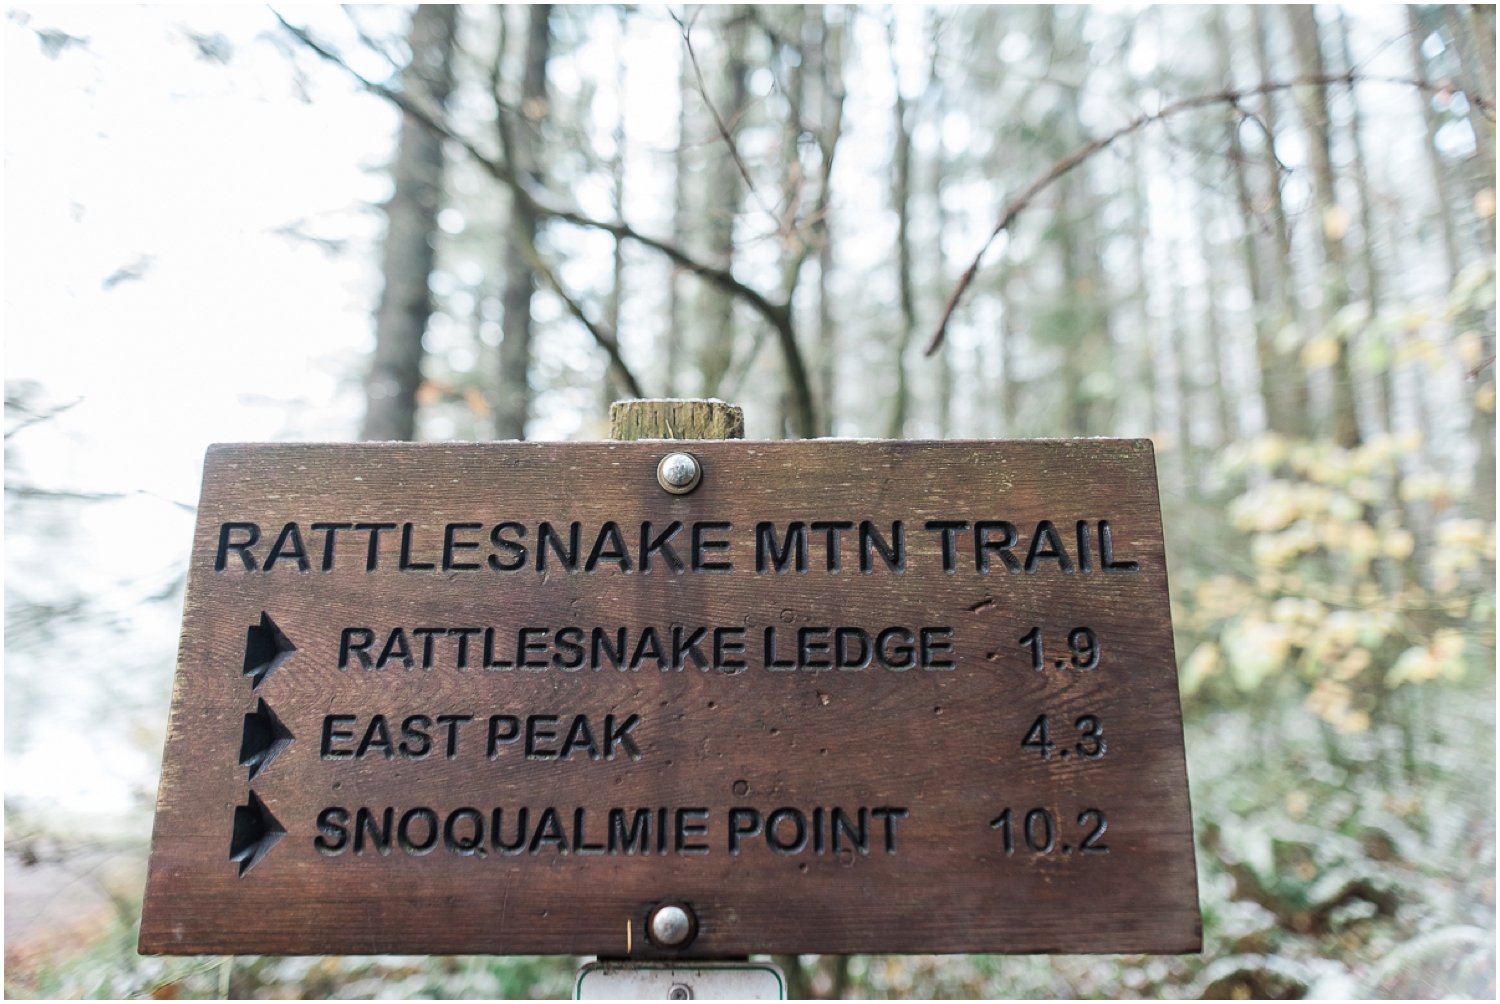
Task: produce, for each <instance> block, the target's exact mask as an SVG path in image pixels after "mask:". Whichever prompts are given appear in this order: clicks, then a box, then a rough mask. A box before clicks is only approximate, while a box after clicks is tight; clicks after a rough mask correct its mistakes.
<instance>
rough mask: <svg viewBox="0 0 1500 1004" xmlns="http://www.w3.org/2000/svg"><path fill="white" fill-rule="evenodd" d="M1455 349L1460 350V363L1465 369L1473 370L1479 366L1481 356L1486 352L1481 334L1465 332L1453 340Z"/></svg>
mask: <svg viewBox="0 0 1500 1004" xmlns="http://www.w3.org/2000/svg"><path fill="white" fill-rule="evenodd" d="M1453 347H1454V348H1455V349H1457V350H1458V361H1459V362H1461V363H1463V364H1464V366H1465V367H1467V368H1469V369H1473V368H1474V367H1475V366H1478V365H1479V360H1480V358H1481V355H1480V354H1481V353H1482V352H1483V351H1484V343H1483V342H1481V341H1480V339H1479V332H1477V331H1465V332H1464V333H1463V334H1461V335H1459V336H1458V337H1457V338H1455V339H1454V340H1453Z"/></svg>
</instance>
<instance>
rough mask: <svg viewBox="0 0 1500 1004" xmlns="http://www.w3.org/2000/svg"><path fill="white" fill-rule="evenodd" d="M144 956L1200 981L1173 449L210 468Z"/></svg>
mask: <svg viewBox="0 0 1500 1004" xmlns="http://www.w3.org/2000/svg"><path fill="white" fill-rule="evenodd" d="M679 452H682V453H687V454H688V455H689V460H688V461H682V462H681V464H682V465H686V466H679V467H671V463H669V464H666V465H663V461H664V459H665V458H668V456H669V455H671V454H674V453H679ZM659 468H661V469H662V473H661V475H660V477H661V478H663V479H665V478H667V477H668V476H669V475H670V476H672V477H677V476H678V475H682V477H681V478H680V480H681V481H682V482H683V483H686V480H688V479H687V474H690V473H693V472H696V474H697V475H698V478H697V480H696V482H695V483H694V484H693V485H692V486H691V487H690V490H688V491H686V493H683V494H674V493H672V492H669V491H668V490H664V485H666V484H667V481H666V480H659V473H658V472H659ZM668 468H670V470H668ZM668 487H670V485H669V486H668ZM679 488H680V486H679ZM663 904H669V905H672V906H676V907H680V912H673V911H667V912H665V913H660V914H658V912H657V911H659V909H660V908H662V906H663ZM669 914H670V918H671V919H672V920H673V922H674V923H675V924H676V927H675V928H673V926H672V925H671V924H668V925H666V926H663V925H661V924H659V923H658V924H656V926H655V927H653V926H652V925H653V923H655V921H654V920H653V918H657V919H659V918H660V917H666V916H668V915H669ZM669 929H670V931H674V932H675V933H670V934H669V940H670V941H671V942H672V944H671V945H670V946H669V945H668V944H667V943H664V942H663V940H662V938H661V937H658V936H657V935H654V934H652V933H650V932H652V931H656V932H657V933H658V934H660V932H661V931H663V930H669ZM653 939H654V940H653ZM140 943H141V950H142V951H144V952H170V953H184V954H203V953H232V954H252V953H253V954H307V953H339V954H362V953H391V952H397V953H442V954H458V953H464V954H468V953H473V954H513V953H544V954H575V955H583V954H599V955H603V956H610V957H638V958H649V957H662V956H677V957H688V958H711V957H715V956H720V957H722V956H734V955H745V954H749V953H752V952H787V953H847V952H1131V953H1134V952H1191V951H1196V950H1197V949H1198V948H1199V945H1200V921H1199V913H1198V898H1197V887H1196V877H1195V866H1194V856H1193V838H1192V823H1191V817H1190V813H1189V807H1188V790H1187V779H1186V772H1185V766H1184V755H1183V743H1182V724H1181V713H1180V709H1179V703H1178V696H1177V676H1176V669H1175V660H1174V657H1173V648H1172V627H1171V619H1170V614H1169V609H1168V600H1167V578H1166V565H1165V561H1164V554H1163V547H1162V531H1161V516H1160V509H1159V503H1158V499H1157V492H1156V475H1155V465H1154V459H1153V456H1152V452H1151V447H1150V444H1149V443H1148V442H1146V441H1144V440H1073V441H1007V442H852V441H822V442H748V441H716V442H691V443H670V442H662V441H643V442H629V443H485V444H423V445H413V444H361V445H347V444H345V445H291V444H277V445H238V446H219V447H214V448H213V449H211V450H210V451H209V454H208V458H207V461H206V465H205V471H204V483H203V494H202V501H201V503H200V507H199V510H198V524H197V529H196V532H195V536H194V542H193V549H192V556H191V568H190V574H189V583H188V594H187V603H186V609H185V612H184V619H183V633H182V642H181V649H180V654H179V663H178V672H177V679H176V686H175V690H174V694H173V702H172V714H171V725H170V730H169V735H168V739H167V746H166V754H165V760H164V765H163V771H162V783H161V791H160V796H159V802H158V807H157V817H156V830H155V836H154V841H153V846H152V854H151V865H150V875H149V880H148V885H147V892H146V901H145V907H144V913H143V918H142V925H141V942H140Z"/></svg>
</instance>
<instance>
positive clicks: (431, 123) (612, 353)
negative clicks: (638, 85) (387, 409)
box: [271, 9, 645, 397]
mask: <svg viewBox="0 0 1500 1004" xmlns="http://www.w3.org/2000/svg"><path fill="white" fill-rule="evenodd" d="M271 13H272V14H275V15H276V20H278V21H280V22H281V24H282V26H283V27H285V28H286V29H287V30H288V31H290V32H291V33H292V34H293V35H295V36H296V37H297V39H298V40H299V41H301V42H302V44H304V45H306V46H307V47H308V48H310V49H312V50H313V51H314V52H316V53H317V54H318V55H319V56H322V57H323V58H324V59H326V60H329V61H330V62H332V63H334V64H336V65H338V66H341V67H343V68H344V69H345V70H346V71H347V72H349V73H350V74H352V75H353V76H354V77H355V78H356V79H357V80H358V81H359V82H360V84H361V85H362V86H363V87H364V88H365V89H366V90H368V91H371V92H372V93H375V94H378V95H380V96H381V97H383V98H385V99H387V100H388V101H391V102H392V103H394V104H395V105H396V106H397V107H399V108H400V109H401V110H402V111H403V112H406V113H407V114H408V115H411V116H412V117H413V118H415V119H417V120H418V121H420V122H421V123H422V124H423V125H424V126H426V127H427V128H428V129H430V130H431V131H433V132H435V133H437V134H438V135H440V136H443V137H445V138H447V139H450V140H453V141H455V142H457V143H460V144H461V145H462V146H463V147H464V149H465V150H467V151H468V152H469V155H470V156H472V157H473V158H474V159H476V160H477V161H479V162H480V163H481V164H482V165H484V166H485V167H486V168H487V169H488V171H489V173H490V174H491V175H493V176H494V177H495V178H497V179H498V180H501V181H504V182H506V183H507V184H508V185H510V186H511V188H512V190H513V191H515V192H516V193H517V194H518V195H519V196H520V197H521V200H522V201H523V202H524V203H526V204H527V206H528V207H529V208H531V209H532V210H533V211H535V212H536V213H537V214H538V215H549V216H555V217H557V218H559V219H566V218H567V214H563V213H559V212H556V211H553V210H549V209H548V208H547V207H545V206H543V205H542V204H541V203H540V202H539V201H538V200H537V199H536V198H535V197H534V196H532V195H531V194H530V193H529V192H526V190H525V188H524V187H523V185H522V182H521V176H520V174H519V173H518V172H516V171H514V169H513V168H512V167H511V165H510V163H509V161H510V158H509V157H508V156H507V157H506V158H505V162H503V163H502V162H497V161H494V160H492V159H491V158H489V157H486V156H485V155H484V154H483V153H482V152H481V151H480V150H479V149H478V148H476V147H475V146H474V145H473V144H472V143H470V142H469V141H468V140H466V139H464V138H463V137H461V136H458V135H457V134H455V133H454V132H453V131H452V130H451V129H449V128H448V127H447V126H446V125H444V124H443V123H442V122H440V121H439V120H438V119H437V117H436V116H435V115H433V114H431V113H429V112H428V111H427V110H426V109H424V108H422V107H420V106H419V105H418V104H417V103H416V102H415V101H413V100H411V99H410V98H409V97H407V96H406V95H405V94H402V93H399V92H397V91H393V90H391V89H390V88H389V87H386V86H385V85H384V84H378V83H376V82H374V81H372V80H369V79H367V78H365V77H364V76H362V75H361V74H359V73H358V72H357V71H355V70H354V69H353V68H352V67H350V66H349V65H348V64H347V63H345V62H344V61H343V59H342V58H341V57H340V56H338V54H336V53H334V52H333V51H331V50H329V49H326V48H324V47H323V46H322V45H320V44H319V43H317V42H315V41H314V40H313V39H312V37H311V36H310V35H308V34H307V32H306V31H304V30H303V29H300V28H297V27H296V26H294V25H292V24H290V23H288V22H287V20H286V19H285V18H284V17H282V16H281V14H280V13H279V12H277V11H276V10H274V9H273V10H272V11H271ZM497 104H498V94H497ZM502 136H503V133H502ZM586 225H587V224H586ZM627 236H628V235H627ZM518 243H519V245H520V247H521V251H522V253H523V254H524V255H525V257H526V258H527V264H529V265H530V266H531V268H532V269H533V270H534V271H536V272H537V273H539V274H540V275H541V276H542V277H543V278H544V279H546V280H547V284H548V285H549V286H551V287H552V290H553V292H555V293H556V294H557V295H558V297H559V298H560V299H561V300H562V301H563V303H564V304H565V305H566V306H567V308H568V312H569V313H570V314H572V315H573V316H574V317H575V318H577V319H578V321H579V323H580V324H582V325H583V326H584V328H586V329H587V330H588V333H589V334H590V335H592V336H593V338H594V341H595V342H597V343H598V345H599V347H600V348H601V349H603V350H604V351H605V353H606V354H607V355H608V356H609V359H610V363H611V365H613V366H614V367H615V369H616V370H617V372H618V373H619V375H620V377H621V379H622V380H623V381H624V383H625V384H626V385H628V387H629V388H630V391H631V393H633V394H634V395H635V396H636V397H644V396H645V395H644V394H643V393H642V392H641V384H640V381H639V380H637V379H636V377H635V374H634V373H632V372H631V371H630V367H629V366H627V365H626V364H625V360H624V359H623V358H622V357H621V355H620V343H619V342H618V341H616V340H615V338H614V336H613V335H611V334H610V333H609V332H606V331H604V330H603V329H602V328H600V327H599V325H597V324H595V323H594V322H593V321H592V320H590V319H589V317H588V315H587V314H586V313H585V312H584V310H583V307H582V305H581V304H579V302H578V301H577V300H575V299H574V298H573V297H572V296H571V295H570V294H569V293H568V291H567V290H566V289H564V288H563V285H562V282H561V281H559V280H558V278H557V276H556V274H555V273H554V272H553V270H552V269H551V268H549V267H548V266H547V264H546V263H545V262H544V261H542V258H541V255H540V254H539V253H538V252H537V250H536V246H535V245H534V244H532V243H531V242H529V241H526V240H521V241H518Z"/></svg>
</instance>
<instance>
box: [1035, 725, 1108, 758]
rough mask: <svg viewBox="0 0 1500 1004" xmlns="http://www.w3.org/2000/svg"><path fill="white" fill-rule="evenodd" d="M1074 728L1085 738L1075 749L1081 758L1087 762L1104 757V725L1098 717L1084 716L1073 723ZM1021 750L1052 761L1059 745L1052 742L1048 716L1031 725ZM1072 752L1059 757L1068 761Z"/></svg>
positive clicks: (1063, 752)
mask: <svg viewBox="0 0 1500 1004" xmlns="http://www.w3.org/2000/svg"><path fill="white" fill-rule="evenodd" d="M1073 728H1075V729H1077V730H1078V731H1079V733H1081V734H1082V736H1083V738H1081V739H1080V740H1079V741H1078V742H1077V743H1076V744H1075V745H1074V747H1073V749H1075V750H1077V751H1078V755H1079V756H1081V757H1083V758H1084V759H1085V760H1098V759H1099V758H1100V757H1102V756H1104V750H1105V748H1106V747H1105V745H1104V723H1103V722H1101V721H1099V718H1098V716H1097V715H1084V716H1083V717H1082V718H1079V719H1078V721H1076V722H1074V723H1073ZM1021 748H1022V749H1034V750H1036V751H1037V752H1038V753H1040V754H1041V755H1042V759H1043V760H1051V759H1052V753H1053V751H1054V750H1056V749H1057V744H1056V743H1054V742H1053V741H1052V727H1051V725H1050V724H1049V723H1048V721H1047V716H1046V715H1042V716H1040V717H1039V718H1037V720H1036V721H1034V722H1032V723H1031V728H1029V729H1027V730H1026V736H1025V738H1023V739H1022V740H1021ZM1072 752H1073V750H1068V749H1064V750H1063V751H1062V752H1061V753H1060V754H1058V755H1059V756H1060V757H1061V758H1062V759H1064V760H1066V759H1067V758H1068V756H1069V755H1070V754H1071V753H1072Z"/></svg>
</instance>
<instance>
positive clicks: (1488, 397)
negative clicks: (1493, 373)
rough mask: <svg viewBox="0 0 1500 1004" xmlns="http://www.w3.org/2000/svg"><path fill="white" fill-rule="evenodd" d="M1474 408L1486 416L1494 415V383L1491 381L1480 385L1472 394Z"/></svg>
mask: <svg viewBox="0 0 1500 1004" xmlns="http://www.w3.org/2000/svg"><path fill="white" fill-rule="evenodd" d="M1474 407H1475V408H1478V409H1479V410H1480V411H1482V412H1484V413H1485V414H1487V415H1493V414H1494V413H1495V382H1494V381H1493V380H1491V381H1489V382H1488V383H1485V384H1482V385H1481V386H1480V388H1479V389H1478V390H1476V391H1475V392H1474Z"/></svg>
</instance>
